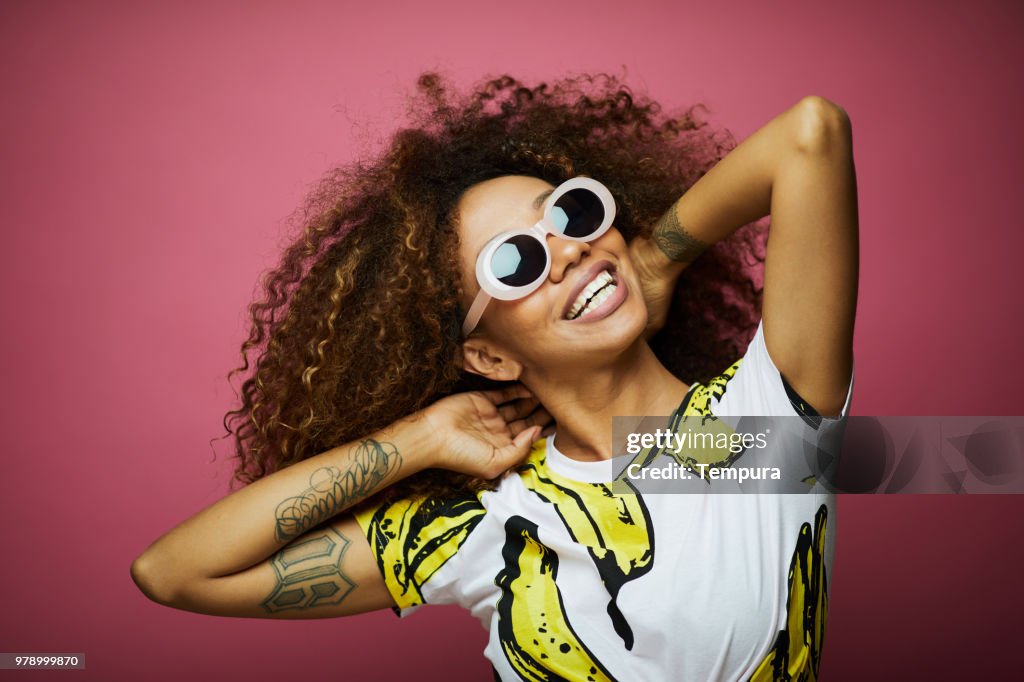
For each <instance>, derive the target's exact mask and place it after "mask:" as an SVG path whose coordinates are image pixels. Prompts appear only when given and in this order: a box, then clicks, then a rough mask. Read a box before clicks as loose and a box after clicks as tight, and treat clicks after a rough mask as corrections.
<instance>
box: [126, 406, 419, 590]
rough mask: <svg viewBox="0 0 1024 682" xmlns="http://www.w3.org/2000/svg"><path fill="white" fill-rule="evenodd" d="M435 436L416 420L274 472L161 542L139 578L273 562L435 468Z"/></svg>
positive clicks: (142, 561)
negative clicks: (323, 526) (370, 500)
mask: <svg viewBox="0 0 1024 682" xmlns="http://www.w3.org/2000/svg"><path fill="white" fill-rule="evenodd" d="M433 441H434V438H433V433H432V431H431V429H430V428H429V426H428V425H427V423H426V420H425V419H424V418H423V417H422V413H417V414H414V415H412V416H410V417H407V418H406V419H402V420H399V421H398V422H396V423H395V424H393V425H391V426H389V427H387V428H385V429H382V430H381V431H378V432H376V433H373V434H370V435H369V436H368V437H366V438H364V439H360V440H359V441H354V442H351V443H346V444H344V445H341V446H338V447H336V448H332V449H331V450H328V451H326V452H323V453H321V454H319V455H316V456H314V457H311V458H309V459H307V460H304V461H302V462H299V463H297V464H294V465H292V466H290V467H288V468H286V469H283V470H281V471H278V472H276V473H274V474H271V475H269V476H267V477H265V478H262V479H260V480H258V481H255V482H254V483H252V484H250V485H248V486H246V487H245V488H242V489H241V490H238V491H237V492H235V493H232V494H231V495H228V496H227V497H225V498H223V499H221V500H219V501H218V502H216V503H214V504H213V505H211V506H209V507H207V508H205V509H203V510H202V511H200V512H199V513H197V514H196V515H195V516H192V517H191V518H189V519H187V520H185V521H184V522H182V523H181V524H179V525H178V526H176V527H175V528H173V529H171V530H170V531H168V532H167V533H165V534H164V535H163V536H161V537H160V538H159V539H157V540H156V541H155V542H154V543H153V544H152V545H151V546H150V547H149V548H148V549H147V550H146V551H145V552H144V553H143V554H142V555H141V556H140V557H139V558H138V559H136V561H135V564H133V566H132V573H133V575H135V576H137V579H141V580H144V581H151V582H159V583H161V585H158V586H150V588H151V590H152V591H154V592H165V593H166V592H168V591H173V585H175V584H182V583H183V582H189V581H194V580H205V579H209V578H216V577H220V576H225V575H228V574H232V573H236V572H238V571H241V570H244V569H246V568H249V567H250V566H253V565H254V564H257V563H259V562H261V561H263V560H265V559H266V558H267V557H268V556H270V555H271V554H273V553H274V552H276V551H278V550H279V549H281V548H282V547H283V546H284V545H287V544H288V543H290V542H291V541H293V540H294V539H296V538H297V537H299V536H301V535H303V534H304V533H306V532H307V531H309V530H310V529H311V528H313V527H315V526H317V525H318V524H320V523H322V522H324V521H327V520H328V519H330V518H332V517H334V516H336V515H338V514H340V513H341V512H343V511H344V510H346V509H348V508H350V507H352V506H354V505H355V504H357V503H359V502H360V501H362V500H363V499H365V498H367V497H369V496H370V495H372V494H374V493H375V492H377V491H379V490H381V489H382V488H385V487H387V486H389V485H391V484H393V483H394V482H396V481H398V480H400V479H402V478H405V477H406V476H409V475H411V474H413V473H415V472H416V471H419V470H421V469H423V468H426V467H429V466H431V465H432V461H431V460H432V455H433V453H432V449H433V446H432V443H433Z"/></svg>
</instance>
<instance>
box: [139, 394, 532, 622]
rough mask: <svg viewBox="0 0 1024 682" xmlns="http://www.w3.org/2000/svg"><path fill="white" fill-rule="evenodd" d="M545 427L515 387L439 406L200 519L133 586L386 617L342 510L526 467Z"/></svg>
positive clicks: (158, 544)
mask: <svg viewBox="0 0 1024 682" xmlns="http://www.w3.org/2000/svg"><path fill="white" fill-rule="evenodd" d="M549 420H550V416H549V415H547V413H546V412H544V411H543V410H542V409H537V403H536V400H535V399H534V398H532V396H530V394H529V392H528V391H527V390H526V389H525V388H524V387H522V386H513V387H509V388H505V389H500V390H496V391H476V392H471V393H460V394H456V395H453V396H449V397H447V398H445V399H443V400H440V401H438V402H437V403H434V404H433V405H431V406H430V407H428V408H426V409H425V410H422V411H420V412H417V413H414V414H413V415H410V416H409V417H406V418H404V419H401V420H399V421H397V422H395V423H394V424H392V425H390V426H389V427H387V428H385V429H382V430H380V431H378V432H376V433H373V434H370V435H369V436H367V437H366V438H363V439H361V440H359V441H356V442H352V443H346V444H344V445H341V446H338V447H336V448H333V449H331V450H328V451H327V452H323V453H321V454H319V455H316V456H315V457H311V458H309V459H306V460H304V461H302V462H299V463H297V464H294V465H292V466H290V467H288V468H286V469H283V470H281V471H278V472H275V473H273V474H271V475H269V476H267V477H265V478H262V479H260V480H258V481H256V482H254V483H252V484H250V485H248V486H247V487H245V488H242V489H241V490H238V491H236V492H234V493H232V494H230V495H228V496H227V497H225V498H223V499H221V500H219V501H217V502H216V503H214V504H212V505H210V506H209V507H207V508H205V509H203V510H202V511H200V512H199V513H197V514H196V515H194V516H192V517H191V518H189V519H187V520H185V521H183V522H182V523H181V524H179V525H178V526H176V527H175V528H173V529H171V530H170V531H168V532H167V533H165V534H164V535H163V536H161V537H160V538H158V539H157V540H156V541H155V542H154V543H153V544H152V545H150V547H149V548H148V549H146V551H144V552H143V553H142V554H141V555H140V556H139V557H138V558H137V559H135V561H134V562H133V563H132V566H131V575H132V579H133V580H134V581H135V583H136V584H137V585H138V587H139V589H141V590H142V592H143V593H144V594H145V595H146V596H147V597H149V598H150V599H152V600H153V601H156V602H158V603H161V604H165V605H167V606H171V607H174V608H179V609H184V610H187V611H195V612H199V613H208V614H214V615H222V616H241V617H254V618H259V617H263V618H329V617H336V616H344V615H350V614H355V613H362V612H365V611H371V610H375V609H381V608H385V607H388V606H393V605H394V601H393V600H392V599H391V596H390V595H389V593H388V591H387V589H386V588H385V586H384V582H383V579H382V577H381V575H380V573H379V571H378V569H377V565H376V562H375V560H374V558H373V556H372V554H371V552H370V549H369V545H368V543H367V540H366V538H365V537H363V535H362V532H361V530H360V528H359V526H358V524H357V523H356V522H355V520H354V519H353V518H352V516H351V514H348V513H345V512H346V510H348V509H350V508H351V507H352V506H354V505H355V504H357V503H359V502H360V501H362V500H364V499H366V498H367V497H369V496H370V495H372V494H374V493H375V492H377V491H379V490H381V489H383V488H385V487H387V486H389V485H391V484H393V483H394V482H396V481H398V480H400V479H402V478H404V477H406V476H409V475H411V474H413V473H415V472H417V471H419V470H421V469H424V468H427V467H440V468H446V469H451V470H454V471H460V472H462V473H467V474H470V475H472V476H478V477H481V478H494V477H496V476H498V475H500V474H501V473H502V472H503V471H504V470H506V469H508V468H509V467H511V466H513V465H514V464H515V463H517V462H518V461H519V460H521V459H522V458H523V457H525V456H526V454H527V452H528V451H529V446H530V443H531V442H532V439H533V438H535V437H536V436H537V434H538V432H539V430H540V427H539V426H536V425H543V424H544V423H546V422H547V421H549ZM335 517H338V518H335Z"/></svg>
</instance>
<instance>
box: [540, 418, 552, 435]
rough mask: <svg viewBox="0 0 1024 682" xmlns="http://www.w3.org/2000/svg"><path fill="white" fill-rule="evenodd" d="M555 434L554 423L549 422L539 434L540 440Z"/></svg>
mask: <svg viewBox="0 0 1024 682" xmlns="http://www.w3.org/2000/svg"><path fill="white" fill-rule="evenodd" d="M554 432H555V422H551V423H550V424H548V425H547V426H545V427H544V429H543V430H542V431H541V432H540V436H541V438H547V437H548V436H550V435H552V434H553V433H554Z"/></svg>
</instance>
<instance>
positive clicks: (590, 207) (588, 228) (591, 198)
mask: <svg viewBox="0 0 1024 682" xmlns="http://www.w3.org/2000/svg"><path fill="white" fill-rule="evenodd" d="M551 220H552V221H553V222H554V223H555V226H556V227H558V228H559V230H561V232H562V234H564V235H566V236H567V237H575V238H577V239H581V238H583V237H588V236H590V235H592V234H594V232H596V231H597V228H599V227H601V223H602V221H604V204H603V203H601V197H599V196H597V195H596V194H594V193H593V192H591V191H590V190H589V189H583V188H582V187H579V188H576V189H571V190H569V191H568V192H566V193H565V194H563V195H562V196H560V197H558V200H557V201H556V202H555V205H554V206H552V207H551Z"/></svg>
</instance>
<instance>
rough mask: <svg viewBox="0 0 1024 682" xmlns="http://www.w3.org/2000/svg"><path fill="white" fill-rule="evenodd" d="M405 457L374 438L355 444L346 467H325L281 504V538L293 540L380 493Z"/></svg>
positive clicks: (278, 512) (278, 521) (278, 515)
mask: <svg viewBox="0 0 1024 682" xmlns="http://www.w3.org/2000/svg"><path fill="white" fill-rule="evenodd" d="M401 463H402V456H401V455H400V454H399V453H398V449H397V448H395V446H394V445H392V444H391V443H379V442H377V441H375V440H373V439H372V438H370V439H367V440H364V441H362V442H361V443H359V444H358V445H356V446H354V447H353V448H352V450H351V452H350V454H349V461H348V463H347V465H346V466H345V467H344V468H339V467H334V466H331V467H321V468H319V469H317V470H316V471H314V472H313V473H312V474H311V475H310V477H309V487H308V488H306V489H305V490H303V491H302V492H301V493H300V494H298V495H296V496H295V497H289V498H288V499H286V500H284V501H283V502H281V504H279V505H277V510H276V512H275V516H276V532H277V539H278V540H280V541H282V542H285V541H288V540H293V539H295V538H297V537H299V536H300V535H302V534H303V533H305V532H306V531H307V530H309V529H311V528H313V527H315V526H316V525H317V524H319V523H321V522H322V521H325V520H326V519H329V518H331V517H332V516H334V515H335V514H337V513H338V512H340V511H342V510H343V509H347V508H348V507H350V506H352V505H353V504H355V503H356V502H359V501H360V500H362V499H363V498H364V497H367V496H369V495H370V494H371V493H373V492H376V490H377V486H379V485H380V484H381V482H382V481H383V480H384V479H386V478H387V477H388V476H390V475H391V474H392V473H394V472H395V471H397V470H398V468H399V467H400V466H401Z"/></svg>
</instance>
